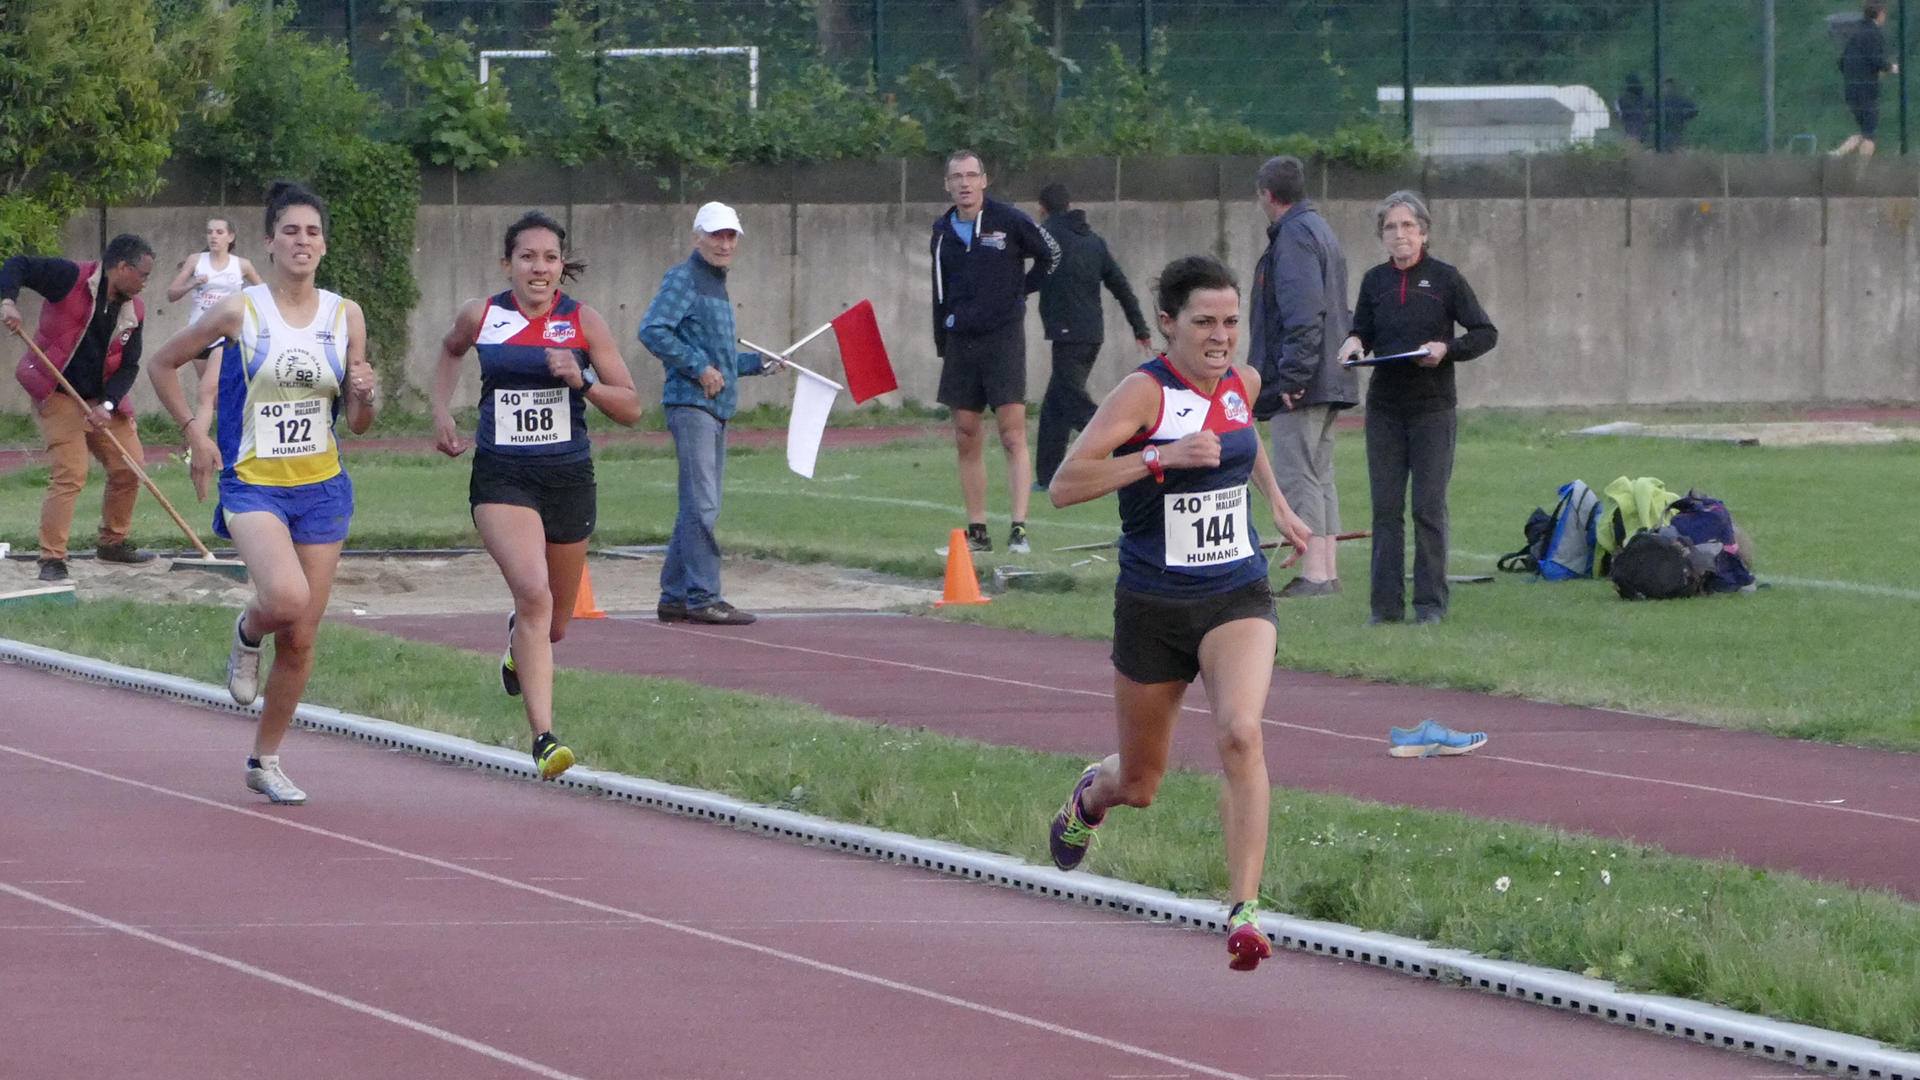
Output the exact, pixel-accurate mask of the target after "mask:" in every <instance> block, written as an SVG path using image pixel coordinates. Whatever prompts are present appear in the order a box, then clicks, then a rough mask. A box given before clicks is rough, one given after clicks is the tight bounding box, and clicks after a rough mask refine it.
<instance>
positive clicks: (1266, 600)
mask: <svg viewBox="0 0 1920 1080" xmlns="http://www.w3.org/2000/svg"><path fill="white" fill-rule="evenodd" d="M1241 619H1265V620H1266V621H1267V622H1270V623H1272V624H1273V625H1274V626H1276V627H1278V626H1279V625H1280V620H1279V619H1278V618H1277V617H1276V616H1275V615H1274V612H1273V590H1272V588H1271V587H1270V586H1268V584H1267V579H1266V578H1261V579H1259V580H1258V581H1253V582H1249V583H1247V584H1245V585H1242V586H1241V587H1239V588H1237V589H1234V590H1232V591H1231V592H1224V593H1220V594H1219V595H1217V596H1203V597H1199V598H1197V599H1183V598H1179V597H1172V596H1158V595H1155V594H1153V593H1143V592H1133V591H1131V590H1127V589H1115V590H1114V591H1113V668H1114V670H1115V671H1118V672H1119V673H1120V674H1122V675H1125V676H1126V677H1127V678H1129V679H1132V680H1133V681H1134V682H1137V683H1163V682H1189V683H1190V682H1192V681H1193V679H1194V676H1196V675H1198V674H1200V639H1201V638H1204V637H1206V636H1207V634H1208V633H1209V632H1211V631H1212V630H1213V629H1214V628H1215V627H1217V626H1225V625H1226V624H1228V623H1230V622H1238V621H1239V620H1241Z"/></svg>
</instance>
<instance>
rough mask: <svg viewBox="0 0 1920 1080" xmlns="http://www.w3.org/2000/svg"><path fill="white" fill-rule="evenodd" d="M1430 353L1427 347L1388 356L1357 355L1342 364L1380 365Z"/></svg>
mask: <svg viewBox="0 0 1920 1080" xmlns="http://www.w3.org/2000/svg"><path fill="white" fill-rule="evenodd" d="M1428 355H1431V354H1429V353H1428V352H1427V350H1425V349H1414V350H1413V351H1412V352H1397V353H1389V354H1387V355H1386V356H1363V357H1355V358H1354V359H1352V360H1342V361H1340V366H1341V367H1350V368H1356V367H1379V366H1380V365H1382V364H1392V363H1396V362H1398V361H1401V360H1418V359H1420V358H1421V357H1423V356H1428Z"/></svg>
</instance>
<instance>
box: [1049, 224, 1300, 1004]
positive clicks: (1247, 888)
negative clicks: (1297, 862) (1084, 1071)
mask: <svg viewBox="0 0 1920 1080" xmlns="http://www.w3.org/2000/svg"><path fill="white" fill-rule="evenodd" d="M1154 300H1155V306H1156V307H1157V308H1158V310H1159V319H1160V331H1161V333H1162V334H1164V335H1165V336H1166V339H1167V350H1166V352H1165V353H1163V354H1161V355H1160V356H1158V357H1156V358H1154V359H1152V360H1149V361H1147V362H1146V363H1144V364H1142V365H1140V367H1139V368H1138V369H1137V370H1135V371H1134V372H1133V373H1132V374H1130V375H1128V376H1127V377H1126V378H1125V379H1122V380H1121V381H1120V385H1118V386H1116V387H1114V389H1113V392H1112V393H1111V394H1108V395H1107V399H1106V400H1105V401H1103V402H1101V403H1100V409H1099V411H1098V412H1096V413H1095V414H1094V417H1093V419H1092V420H1091V421H1089V422H1088V424H1087V427H1086V430H1085V431H1083V432H1082V433H1081V435H1080V439H1079V441H1078V442H1076V443H1075V444H1074V446H1073V449H1072V450H1070V451H1068V452H1067V459H1066V461H1065V462H1064V463H1062V464H1061V466H1060V470H1059V471H1058V472H1057V473H1055V474H1054V477H1053V485H1052V487H1051V488H1049V489H1048V490H1049V492H1050V494H1051V495H1052V497H1053V504H1054V505H1055V506H1071V505H1073V504H1074V503H1082V502H1087V501H1089V500H1092V499H1097V498H1099V497H1101V496H1103V495H1106V494H1108V493H1109V492H1118V493H1119V496H1120V527H1121V536H1120V578H1119V581H1118V583H1117V584H1116V585H1115V588H1114V603H1113V667H1114V678H1113V683H1114V701H1115V703H1116V705H1117V706H1118V710H1119V720H1120V752H1119V753H1117V754H1110V755H1108V756H1107V758H1106V759H1105V760H1103V761H1097V762H1094V763H1093V764H1092V765H1089V766H1087V768H1086V771H1085V772H1083V773H1081V774H1080V779H1079V781H1078V782H1077V783H1075V784H1074V786H1073V792H1072V794H1071V795H1069V796H1068V797H1067V802H1066V805H1065V806H1062V807H1061V808H1060V812H1059V813H1058V814H1057V815H1055V816H1054V819H1053V824H1052V826H1051V828H1050V829H1049V832H1048V847H1049V849H1050V850H1051V853H1052V855H1053V861H1054V865H1056V866H1058V867H1060V869H1062V870H1072V869H1073V868H1074V867H1076V866H1078V865H1080V861H1081V860H1082V859H1083V858H1085V857H1086V854H1087V849H1088V847H1089V846H1090V845H1091V844H1092V842H1093V831H1094V830H1095V829H1097V828H1099V827H1100V825H1101V823H1102V822H1103V821H1105V819H1106V815H1107V812H1108V811H1109V810H1111V809H1113V808H1114V807H1116V806H1134V807H1145V806H1147V805H1148V804H1150V803H1151V802H1153V796H1154V793H1155V791H1157V790H1158V789H1159V786H1160V780H1161V777H1162V776H1164V775H1165V774H1166V771H1167V754H1168V751H1169V749H1170V747H1171V745H1172V742H1173V727H1174V723H1175V722H1176V721H1177V720H1178V719H1179V717H1180V702H1181V700H1182V699H1183V698H1184V697H1185V696H1186V692H1187V687H1188V686H1189V685H1190V684H1192V682H1193V680H1194V678H1195V676H1199V677H1200V678H1202V679H1203V680H1204V681H1205V683H1206V687H1207V698H1208V701H1209V703H1210V704H1211V706H1212V709H1213V723H1214V730H1215V732H1216V737H1217V740H1218V744H1219V748H1220V763H1221V766H1222V767H1223V769H1224V771H1225V773H1226V787H1225V789H1224V790H1223V791H1222V793H1221V798H1220V818H1221V824H1222V825H1223V826H1224V828H1225V832H1226V841H1227V843H1226V847H1227V892H1228V900H1229V902H1230V903H1231V904H1232V909H1231V912H1230V914H1229V915H1228V919H1227V922H1228V936H1227V952H1228V954H1229V961H1228V965H1229V966H1230V967H1232V968H1233V969H1234V970H1236V971H1250V970H1252V969H1253V968H1255V967H1257V966H1258V965H1259V963H1260V961H1261V960H1264V959H1266V958H1267V957H1269V956H1272V955H1273V945H1272V943H1271V942H1270V941H1269V940H1268V939H1267V936H1266V935H1265V934H1264V933H1263V932H1262V931H1261V929H1260V917H1259V911H1258V908H1257V904H1258V901H1259V893H1260V876H1261V869H1262V867H1263V866H1264V864H1265V860H1266V852H1267V818H1268V800H1269V790H1270V789H1269V786H1268V782H1267V763H1266V758H1265V756H1264V752H1263V750H1262V748H1261V736H1260V714H1261V711H1262V709H1263V707H1264V706H1265V705H1266V700H1267V688H1268V686H1269V685H1270V684H1271V682H1272V679H1273V655H1274V648H1275V645H1276V643H1277V641H1278V636H1277V635H1278V622H1277V621H1276V619H1275V617H1274V608H1273V593H1272V591H1271V590H1270V589H1269V587H1268V584H1267V558H1266V556H1265V555H1264V554H1262V553H1261V550H1260V537H1259V536H1258V534H1257V533H1255V531H1254V529H1253V520H1252V515H1251V513H1250V507H1249V506H1248V497H1247V486H1248V481H1249V479H1251V481H1252V483H1253V486H1255V487H1257V488H1259V489H1260V493H1261V494H1262V495H1263V496H1265V498H1266V501H1267V505H1268V508H1269V509H1270V510H1271V511H1272V513H1273V523H1274V525H1275V526H1276V527H1277V528H1278V529H1279V530H1280V533H1281V535H1282V536H1284V537H1286V540H1287V542H1288V543H1289V544H1291V545H1292V546H1293V550H1294V554H1293V556H1292V557H1290V558H1289V559H1288V560H1287V563H1288V564H1291V563H1292V562H1293V560H1294V559H1297V558H1299V553H1300V552H1302V551H1305V550H1306V548H1307V541H1308V540H1309V539H1311V538H1312V534H1311V533H1310V532H1309V531H1308V529H1307V526H1306V525H1305V523H1303V522H1302V521H1301V520H1300V519H1299V517H1297V516H1296V515H1295V514H1294V512H1293V509H1292V507H1290V506H1288V505H1287V500H1286V497H1285V496H1283V495H1282V494H1281V493H1280V487H1279V485H1278V484H1277V483H1276V482H1275V481H1274V477H1273V469H1272V467H1271V466H1270V465H1269V464H1268V463H1267V455H1266V454H1265V452H1264V451H1263V450H1262V449H1261V446H1260V432H1259V428H1257V427H1256V426H1254V422H1253V412H1252V406H1251V403H1252V402H1253V401H1254V400H1256V399H1257V398H1258V397H1259V396H1260V376H1259V375H1258V374H1257V373H1256V372H1254V370H1253V369H1252V368H1250V367H1246V366H1244V365H1235V364H1234V363H1233V356H1234V353H1235V351H1236V350H1237V348H1238V345H1239V337H1240V288H1239V285H1238V284H1237V283H1236V282H1235V281H1234V277H1233V272H1232V271H1231V270H1228V269H1227V268H1226V266H1224V265H1223V264H1221V263H1220V262H1219V261H1218V260H1216V259H1212V258H1209V257H1206V256H1201V255H1192V256H1188V257H1186V258H1183V259H1176V260H1174V261H1173V262H1171V263H1168V264H1167V267H1166V269H1164V270H1162V271H1161V272H1160V279H1159V280H1158V281H1157V282H1155V284H1154Z"/></svg>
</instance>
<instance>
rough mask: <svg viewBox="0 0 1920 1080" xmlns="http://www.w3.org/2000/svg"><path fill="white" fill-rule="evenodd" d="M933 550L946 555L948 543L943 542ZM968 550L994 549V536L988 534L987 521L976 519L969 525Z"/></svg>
mask: <svg viewBox="0 0 1920 1080" xmlns="http://www.w3.org/2000/svg"><path fill="white" fill-rule="evenodd" d="M933 550H934V551H935V552H937V553H938V554H940V555H942V556H944V555H946V554H947V545H946V544H941V545H940V546H939V547H937V548H934V549H933ZM967 550H968V551H992V550H993V537H991V536H988V535H987V526H986V523H984V522H979V521H976V522H974V523H973V524H971V525H968V526H967Z"/></svg>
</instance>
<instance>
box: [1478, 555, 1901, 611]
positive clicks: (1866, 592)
mask: <svg viewBox="0 0 1920 1080" xmlns="http://www.w3.org/2000/svg"><path fill="white" fill-rule="evenodd" d="M1452 554H1453V555H1456V556H1458V557H1460V558H1461V559H1472V560H1477V561H1480V562H1485V563H1495V562H1498V561H1499V560H1500V558H1501V556H1499V555H1488V554H1486V553H1485V552H1480V551H1455V552H1452ZM1515 576H1516V577H1521V576H1523V575H1515ZM1759 578H1760V580H1761V581H1763V582H1772V583H1773V584H1775V585H1785V586H1788V587H1789V588H1795V589H1828V590H1831V591H1833V592H1850V593H1858V594H1860V595H1861V596H1884V597H1888V598H1890V599H1894V600H1920V589H1902V588H1900V587H1898V586H1895V585H1874V584H1871V583H1868V582H1864V581H1839V580H1835V579H1832V578H1803V577H1781V576H1779V575H1777V574H1761V575H1759Z"/></svg>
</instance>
